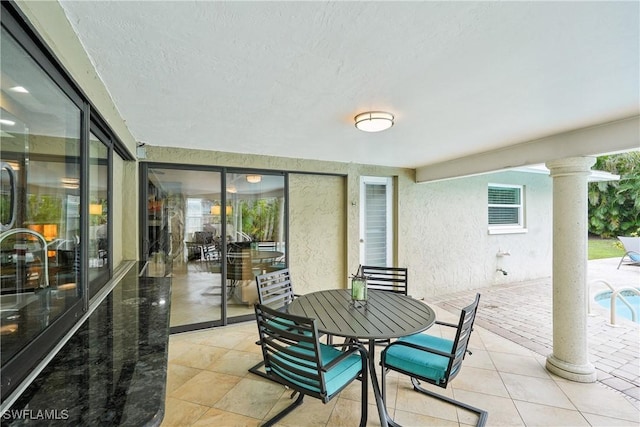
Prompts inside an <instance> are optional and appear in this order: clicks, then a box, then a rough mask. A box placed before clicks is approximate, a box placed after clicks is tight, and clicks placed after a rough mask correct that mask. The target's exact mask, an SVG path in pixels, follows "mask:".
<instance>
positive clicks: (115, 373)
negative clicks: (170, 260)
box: [0, 268, 171, 426]
mask: <svg viewBox="0 0 640 427" xmlns="http://www.w3.org/2000/svg"><path fill="white" fill-rule="evenodd" d="M170 298H171V279H169V278H157V277H138V275H137V269H136V268H132V269H131V270H130V271H129V272H128V273H127V274H126V275H125V276H124V277H123V279H122V280H121V281H120V283H118V284H116V286H115V287H114V288H113V290H112V291H111V292H110V293H109V294H108V295H107V296H106V297H105V299H104V300H103V301H102V302H101V303H100V305H99V306H98V307H96V309H95V311H94V312H93V313H91V315H90V316H89V318H88V319H87V320H86V321H85V323H84V324H83V325H82V326H81V327H80V328H79V329H78V331H76V333H75V334H74V335H73V336H72V337H71V338H70V339H69V341H68V342H67V343H66V344H65V345H64V347H63V348H62V349H61V350H60V352H59V353H58V354H57V355H56V356H55V357H54V358H53V359H52V360H51V362H50V363H49V364H48V365H47V367H46V368H45V369H44V370H43V371H42V372H41V373H40V375H38V377H37V378H36V379H35V380H34V381H33V382H32V383H31V384H30V386H29V387H28V388H27V389H26V390H25V392H24V393H22V395H21V396H20V397H19V398H18V399H17V400H16V401H15V402H14V404H13V405H12V406H11V408H9V409H8V411H6V412H5V413H4V414H3V416H2V419H1V420H0V421H1V422H2V425H3V426H4V425H7V426H21V425H68V426H71V425H74V426H98V425H101V426H116V425H126V426H144V425H159V424H160V422H161V421H162V417H163V415H164V401H165V386H166V376H167V348H168V342H169V308H170Z"/></svg>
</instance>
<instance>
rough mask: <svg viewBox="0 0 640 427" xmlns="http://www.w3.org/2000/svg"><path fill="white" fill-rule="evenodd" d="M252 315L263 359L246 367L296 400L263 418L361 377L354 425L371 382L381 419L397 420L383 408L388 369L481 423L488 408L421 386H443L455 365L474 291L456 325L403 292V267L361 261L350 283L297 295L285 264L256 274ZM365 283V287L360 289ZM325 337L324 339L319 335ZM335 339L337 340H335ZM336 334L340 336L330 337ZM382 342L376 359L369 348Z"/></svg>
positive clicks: (469, 325)
mask: <svg viewBox="0 0 640 427" xmlns="http://www.w3.org/2000/svg"><path fill="white" fill-rule="evenodd" d="M255 280H256V285H257V291H258V302H257V303H256V304H255V314H256V321H257V325H258V331H259V341H258V343H257V344H259V345H260V346H261V350H262V356H263V360H262V361H261V362H260V363H258V364H256V365H255V366H253V367H252V368H250V369H249V371H250V372H252V373H253V374H256V375H260V376H262V377H264V378H267V379H269V380H272V381H275V382H277V383H280V384H282V385H284V386H286V387H287V388H289V389H291V390H292V391H293V392H292V394H291V398H292V399H294V397H295V396H296V395H297V397H296V398H295V400H294V401H293V402H292V403H291V404H289V405H288V406H286V407H285V408H284V409H283V410H281V411H280V412H278V413H277V414H276V415H274V416H273V417H271V419H269V420H268V421H266V422H265V423H264V424H263V425H264V426H272V425H275V424H276V423H278V421H280V420H281V419H283V418H284V417H286V416H287V415H288V414H289V413H290V412H291V411H293V410H294V409H295V408H296V407H298V406H300V405H301V404H302V402H303V399H304V397H305V396H309V397H313V398H316V399H319V400H321V401H322V402H323V403H327V402H329V401H330V400H331V399H333V398H334V397H335V396H337V395H338V394H339V393H340V392H341V391H342V390H344V389H345V388H346V387H347V386H348V385H349V384H351V383H352V382H353V381H360V382H361V417H360V426H365V425H366V424H367V416H368V414H367V410H368V384H369V382H371V385H372V387H373V392H374V396H375V403H376V407H377V412H378V416H379V418H380V424H381V425H382V426H397V425H398V424H397V423H396V422H395V421H394V420H393V419H392V418H391V417H390V415H389V414H388V412H387V409H386V404H385V402H386V376H387V374H388V373H389V372H390V371H395V372H398V373H400V374H403V375H405V376H407V377H409V378H410V381H411V383H412V386H413V389H414V390H415V391H416V392H419V393H422V394H425V395H427V396H430V397H433V398H436V399H439V400H441V401H444V402H447V403H449V404H452V405H455V406H457V407H459V408H461V409H463V410H467V411H470V412H472V413H475V414H476V416H477V425H478V426H483V425H485V423H486V421H487V417H488V414H487V412H486V411H484V410H482V409H478V408H475V407H473V406H470V405H467V404H465V403H463V402H460V401H457V400H455V399H452V398H450V397H447V396H444V395H441V394H438V393H435V392H433V391H431V390H427V389H426V388H424V387H423V386H422V385H421V382H425V383H428V384H432V385H435V386H438V387H441V388H446V387H447V385H448V384H449V382H450V381H451V380H453V379H454V378H455V377H456V375H457V374H458V373H459V372H460V369H461V367H462V363H463V360H464V358H465V356H466V355H468V354H471V352H470V351H469V350H468V348H467V346H468V343H469V338H470V336H471V333H472V330H473V323H474V320H475V315H476V311H477V308H478V303H479V300H480V294H476V297H475V299H474V301H473V302H471V303H470V304H469V305H468V306H467V307H464V308H462V310H461V313H460V318H459V321H458V323H457V324H453V323H446V322H440V321H437V320H436V316H435V312H434V310H433V309H432V308H431V307H429V306H428V305H427V304H425V303H424V302H422V301H419V300H416V299H414V298H412V297H411V296H409V295H408V293H407V282H408V280H407V269H406V268H397V267H374V266H360V268H359V270H358V274H357V275H355V276H354V278H353V279H352V288H351V289H330V290H322V291H318V292H312V293H309V294H305V295H296V294H295V293H294V291H293V285H292V280H291V275H290V272H289V270H288V269H281V270H277V271H273V272H268V273H265V274H262V275H259V276H257V277H256V279H255ZM360 284H364V285H365V288H364V290H362V289H360V288H359V285H360ZM434 324H438V325H441V326H444V327H448V328H451V330H452V331H453V333H452V334H455V338H453V339H446V338H442V337H439V336H434V335H430V334H427V333H424V332H425V331H426V330H428V329H429V328H430V327H431V326H433V325H434ZM321 338H324V339H326V343H324V342H321V341H320V340H321ZM334 338H342V340H341V341H342V342H340V343H334ZM336 341H338V340H336ZM376 346H384V348H383V350H382V352H381V354H380V360H379V362H378V364H379V366H380V369H381V384H380V383H379V381H378V375H377V368H376V360H375V354H376V353H375V348H376Z"/></svg>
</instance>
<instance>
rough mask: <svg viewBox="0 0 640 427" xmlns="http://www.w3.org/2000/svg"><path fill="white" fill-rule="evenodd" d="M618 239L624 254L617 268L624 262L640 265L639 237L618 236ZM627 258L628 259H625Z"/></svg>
mask: <svg viewBox="0 0 640 427" xmlns="http://www.w3.org/2000/svg"><path fill="white" fill-rule="evenodd" d="M618 240H620V242H621V243H622V246H624V250H625V254H624V255H622V258H620V262H619V263H618V269H620V266H621V265H622V264H623V263H624V264H628V265H640V237H625V236H618ZM627 258H628V259H627Z"/></svg>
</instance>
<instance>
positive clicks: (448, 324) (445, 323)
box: [436, 320, 458, 328]
mask: <svg viewBox="0 0 640 427" xmlns="http://www.w3.org/2000/svg"><path fill="white" fill-rule="evenodd" d="M436 325H442V326H450V327H452V328H457V327H458V325H454V324H453V323H448V322H440V321H439V320H436Z"/></svg>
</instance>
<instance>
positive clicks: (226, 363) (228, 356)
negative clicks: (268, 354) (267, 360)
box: [207, 350, 263, 377]
mask: <svg viewBox="0 0 640 427" xmlns="http://www.w3.org/2000/svg"><path fill="white" fill-rule="evenodd" d="M261 360H263V358H262V357H261V356H260V355H259V354H256V353H247V352H244V351H236V350H229V351H227V352H226V353H225V354H223V355H222V356H220V357H219V358H217V359H216V360H215V361H214V362H212V363H211V364H210V365H209V366H207V369H208V370H210V371H214V372H221V373H223V374H229V375H236V376H238V377H244V376H246V375H253V374H251V373H250V372H249V368H251V367H252V366H254V365H255V364H256V363H258V362H260V361H261Z"/></svg>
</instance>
